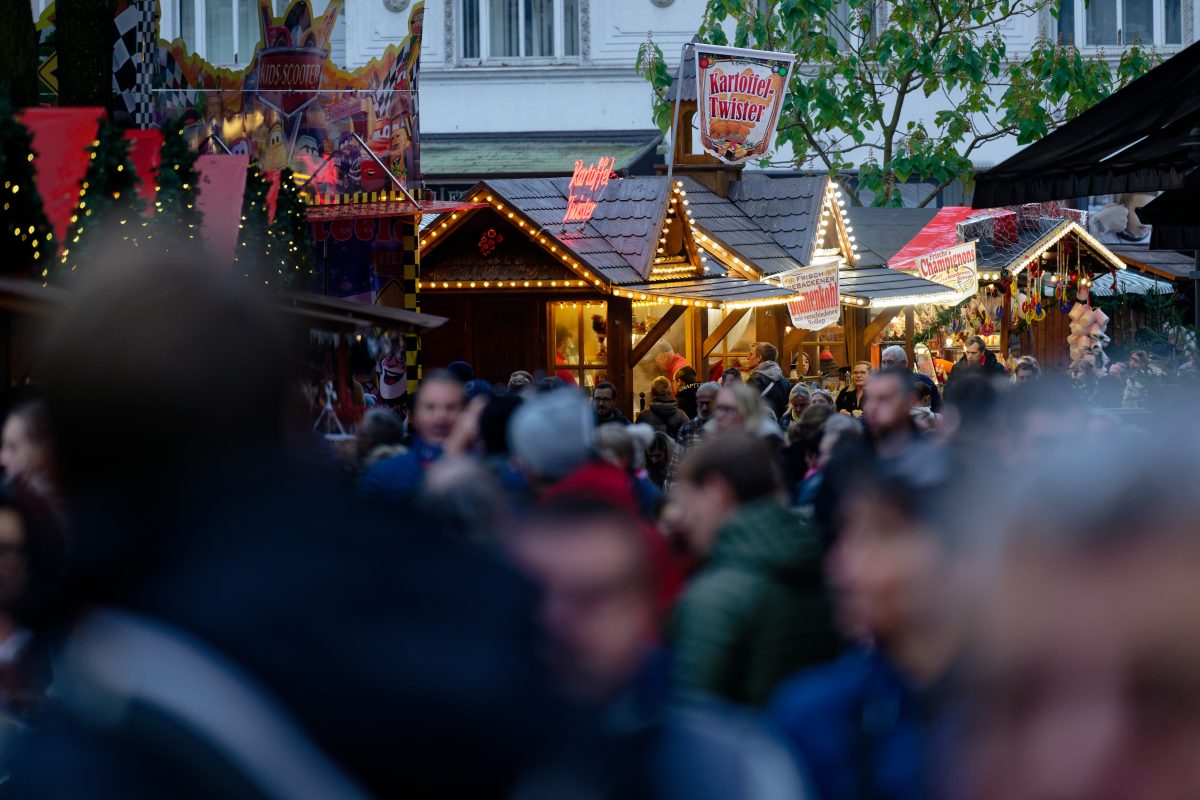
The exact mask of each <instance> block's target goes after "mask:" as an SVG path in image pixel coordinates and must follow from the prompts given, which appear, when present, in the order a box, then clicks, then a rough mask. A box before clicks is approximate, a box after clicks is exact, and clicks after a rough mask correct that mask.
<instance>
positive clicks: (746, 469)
mask: <svg viewBox="0 0 1200 800" xmlns="http://www.w3.org/2000/svg"><path fill="white" fill-rule="evenodd" d="M779 487H780V477H779V473H778V468H777V467H776V465H775V459H774V458H773V457H772V453H771V449H770V447H769V445H767V444H766V443H765V442H763V441H762V440H761V439H759V438H758V437H756V436H754V435H753V434H751V433H747V432H744V431H734V432H728V433H720V434H719V435H717V436H714V437H712V438H710V439H708V440H706V441H704V442H701V443H700V444H699V445H697V446H696V447H694V448H692V449H691V450H689V451H688V453H687V455H686V456H684V459H683V463H682V464H681V465H680V468H679V480H678V482H677V483H675V484H674V485H673V486H672V487H671V492H670V493H669V495H670V496H669V497H668V499H667V502H668V503H669V504H671V505H673V506H675V508H673V509H671V512H670V513H671V516H672V518H673V519H674V520H675V521H676V525H677V527H678V528H679V529H681V531H682V533H683V536H684V539H685V541H686V542H687V546H688V549H689V550H690V551H691V552H693V553H694V554H696V555H698V556H700V557H705V556H707V555H708V554H709V553H710V552H711V551H712V548H713V544H714V543H715V542H716V539H717V533H718V532H719V531H720V530H721V527H722V526H723V525H724V524H725V523H726V522H727V521H728V520H729V518H730V517H731V516H732V514H733V512H734V511H736V510H737V509H738V508H739V507H741V506H743V505H745V504H746V503H750V502H753V501H755V500H761V499H765V498H770V497H776V496H778V494H779Z"/></svg>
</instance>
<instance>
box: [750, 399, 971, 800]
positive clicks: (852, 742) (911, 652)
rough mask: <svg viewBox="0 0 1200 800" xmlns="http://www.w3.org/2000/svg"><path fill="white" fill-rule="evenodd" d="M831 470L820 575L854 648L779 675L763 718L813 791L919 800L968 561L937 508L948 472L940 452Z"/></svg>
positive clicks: (959, 636)
mask: <svg viewBox="0 0 1200 800" xmlns="http://www.w3.org/2000/svg"><path fill="white" fill-rule="evenodd" d="M841 419H844V418H841ZM837 421H839V420H836V419H835V420H831V422H837ZM840 472H841V475H840V477H839V479H840V480H841V481H842V482H843V493H842V496H841V502H840V504H839V510H838V528H839V531H838V537H837V540H836V543H835V544H834V546H833V550H832V552H831V553H830V557H829V580H830V583H831V585H832V587H833V590H834V594H835V598H836V606H837V609H838V617H839V620H840V622H841V625H842V628H843V630H844V632H845V633H846V635H847V636H848V637H850V638H852V639H854V640H857V641H858V642H859V645H858V647H856V648H854V649H852V650H850V651H848V652H847V653H846V654H845V655H843V656H842V657H841V658H840V659H839V660H838V661H836V662H834V663H831V664H828V665H825V666H821V667H817V668H815V669H812V670H810V671H808V672H805V673H801V674H800V675H799V676H797V677H795V678H793V679H792V680H790V681H788V682H786V683H785V684H784V685H783V686H782V687H781V688H780V690H779V691H778V693H777V694H776V695H775V697H774V698H773V700H772V701H771V705H770V709H769V711H768V715H769V717H770V719H771V721H772V723H773V724H774V725H775V726H776V728H777V730H779V731H780V732H781V733H782V734H783V735H784V737H785V738H786V739H787V740H788V741H789V742H790V743H791V744H792V747H793V749H794V752H795V754H796V756H797V757H798V759H799V760H800V762H801V764H802V765H803V767H804V769H805V770H806V773H807V775H808V777H809V779H810V781H811V785H812V787H813V789H814V794H815V795H816V796H818V797H820V798H822V800H859V799H860V798H881V799H882V800H921V798H925V797H929V796H930V793H929V791H928V787H929V785H930V780H931V778H933V777H935V776H936V775H938V769H939V764H938V763H937V762H936V761H935V759H934V755H935V753H934V751H935V742H934V739H935V737H936V731H935V719H936V714H937V712H938V710H939V708H940V707H941V705H942V704H943V703H944V702H946V700H945V695H946V692H947V689H946V684H947V683H948V681H949V676H950V674H951V671H952V667H953V665H954V664H955V662H956V660H957V659H958V657H959V653H960V650H961V647H962V641H963V638H964V628H965V625H966V619H967V615H966V614H965V613H964V611H963V609H964V606H963V604H962V602H961V598H962V595H963V593H964V592H965V591H966V590H967V588H968V587H969V586H970V580H969V578H970V570H969V561H968V560H967V559H965V558H960V557H959V555H958V553H959V550H958V546H957V544H956V543H955V542H954V540H953V538H952V537H953V536H954V535H955V534H954V532H953V531H952V530H950V529H949V528H948V527H947V526H946V525H945V524H944V522H943V521H942V520H941V519H940V518H939V517H938V515H937V514H936V513H935V509H936V508H937V506H938V502H939V495H940V494H941V493H943V492H949V491H951V488H950V486H951V484H950V477H951V473H950V470H949V468H948V465H946V464H945V463H944V462H942V461H940V460H939V459H929V460H927V461H926V462H925V463H924V464H923V465H922V469H921V470H920V471H919V472H917V473H916V474H914V473H911V472H909V471H896V470H892V469H891V468H889V467H887V466H886V465H881V464H880V463H879V462H872V461H871V460H869V459H865V460H860V461H858V462H857V463H844V464H843V465H842V466H841V469H840Z"/></svg>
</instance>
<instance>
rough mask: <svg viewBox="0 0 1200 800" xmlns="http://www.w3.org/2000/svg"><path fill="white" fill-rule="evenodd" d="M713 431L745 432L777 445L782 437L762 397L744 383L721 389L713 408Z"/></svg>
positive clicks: (777, 424)
mask: <svg viewBox="0 0 1200 800" xmlns="http://www.w3.org/2000/svg"><path fill="white" fill-rule="evenodd" d="M713 429H714V430H715V431H716V432H717V433H726V432H729V431H746V432H747V433H750V434H753V435H754V436H757V437H759V438H761V439H769V440H770V442H771V444H772V445H776V446H777V445H779V444H781V443H782V441H783V436H782V433H781V431H780V430H779V423H778V422H776V421H775V418H774V417H772V416H771V414H770V412H769V410H768V409H767V406H766V404H764V403H763V400H762V397H761V396H760V395H759V393H758V392H756V391H755V390H754V389H753V388H752V387H750V386H749V385H747V384H744V383H734V384H731V385H729V386H723V387H721V391H720V392H719V393H718V394H717V400H716V402H715V403H714V404H713Z"/></svg>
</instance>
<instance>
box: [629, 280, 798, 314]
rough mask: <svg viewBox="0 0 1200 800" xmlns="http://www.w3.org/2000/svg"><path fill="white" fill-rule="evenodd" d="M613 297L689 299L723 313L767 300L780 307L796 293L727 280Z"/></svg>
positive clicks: (654, 285) (663, 284)
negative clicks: (716, 306) (777, 303)
mask: <svg viewBox="0 0 1200 800" xmlns="http://www.w3.org/2000/svg"><path fill="white" fill-rule="evenodd" d="M613 294H615V295H617V296H618V297H622V296H623V297H630V298H633V299H642V296H643V295H645V296H646V299H649V298H650V297H668V298H672V297H678V298H690V299H695V300H699V301H701V303H702V304H704V305H707V303H708V302H714V303H716V304H719V305H720V306H721V307H723V308H725V309H732V308H739V307H742V306H749V305H762V304H764V303H765V302H766V301H770V300H776V301H778V302H780V303H784V302H787V301H788V300H790V299H794V298H795V297H796V292H795V291H793V290H792V289H785V288H784V287H782V286H776V285H775V284H773V283H763V282H762V281H752V280H747V279H746V278H736V277H731V276H724V277H716V278H699V279H691V280H666V281H654V282H648V283H635V284H633V285H630V286H622V287H621V288H619V289H613Z"/></svg>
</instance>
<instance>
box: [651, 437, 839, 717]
mask: <svg viewBox="0 0 1200 800" xmlns="http://www.w3.org/2000/svg"><path fill="white" fill-rule="evenodd" d="M782 498H783V494H782V491H781V482H780V478H779V471H778V468H777V467H776V465H775V462H774V459H773V457H772V454H771V452H770V450H769V448H768V446H767V445H766V444H765V443H764V442H762V441H761V440H760V439H757V438H756V437H753V436H751V435H749V434H745V433H741V432H736V433H725V434H722V435H720V436H718V437H716V438H713V439H710V440H709V441H706V442H704V443H703V444H701V445H699V446H698V447H696V448H695V449H694V450H693V451H692V452H691V453H689V454H688V456H687V458H686V460H685V461H684V462H683V465H682V467H681V470H680V481H679V484H678V485H677V486H676V487H674V489H673V496H672V498H671V499H670V501H669V502H670V503H672V504H674V506H675V508H674V509H670V510H669V512H668V513H670V514H671V516H672V518H673V520H674V521H675V524H676V526H677V528H679V529H680V530H681V532H682V533H683V535H684V537H685V539H686V541H687V545H688V547H689V549H690V550H691V551H692V554H693V555H694V556H696V557H698V558H699V559H701V560H704V559H706V563H704V566H703V567H702V568H701V569H700V570H699V571H698V572H697V573H696V575H695V576H694V577H693V578H692V580H691V582H690V584H689V585H688V587H687V589H686V590H685V592H684V594H683V596H682V597H681V598H680V601H679V603H678V605H677V607H676V610H675V614H674V617H673V619H672V621H671V626H670V636H669V640H670V645H671V649H672V656H673V685H674V688H675V690H676V693H677V694H679V695H683V696H693V695H715V696H718V697H721V698H724V699H725V700H729V701H732V702H736V703H742V704H747V705H754V706H761V705H763V704H765V703H766V701H767V700H768V699H769V698H770V696H771V693H772V691H773V690H774V689H775V687H776V686H777V685H778V684H779V683H780V682H781V681H782V680H784V679H785V678H786V677H788V676H789V675H790V674H792V673H793V672H795V671H796V670H797V669H800V668H803V667H806V666H809V665H812V664H817V663H821V662H823V661H827V660H829V659H832V658H833V657H834V656H836V655H837V651H838V637H837V635H836V633H835V627H834V622H833V611H832V605H831V602H830V598H829V594H828V591H827V590H826V586H825V579H824V556H825V553H824V549H823V547H822V544H821V539H820V537H819V535H818V533H817V531H816V530H815V529H814V528H813V527H812V526H810V525H807V524H804V523H802V522H801V521H800V519H799V518H798V517H796V516H795V515H793V514H792V513H791V512H790V511H788V509H787V508H786V507H785V506H784V502H783V499H782Z"/></svg>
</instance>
